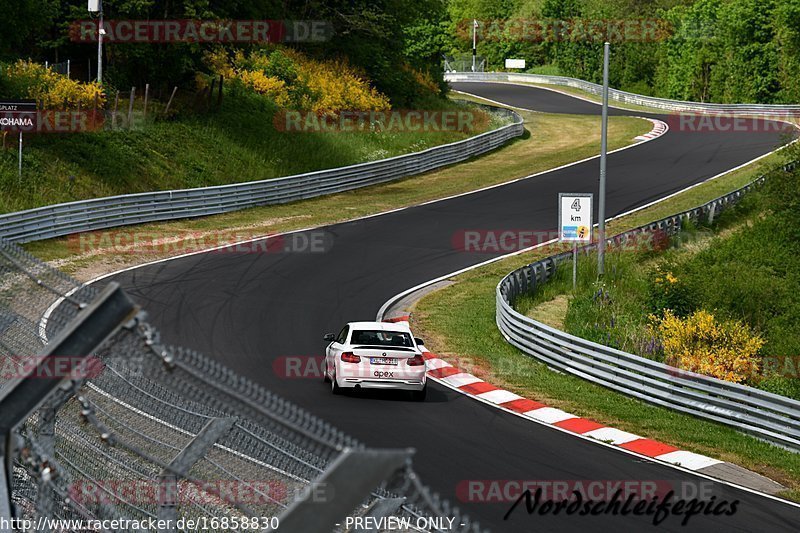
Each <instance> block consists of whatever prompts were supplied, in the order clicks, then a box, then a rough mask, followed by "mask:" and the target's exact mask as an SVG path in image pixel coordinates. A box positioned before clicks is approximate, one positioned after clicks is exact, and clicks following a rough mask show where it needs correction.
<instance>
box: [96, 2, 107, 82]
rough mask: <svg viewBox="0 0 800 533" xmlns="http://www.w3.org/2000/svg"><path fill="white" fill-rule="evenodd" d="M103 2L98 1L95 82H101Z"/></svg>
mask: <svg viewBox="0 0 800 533" xmlns="http://www.w3.org/2000/svg"><path fill="white" fill-rule="evenodd" d="M104 33H105V30H104V29H103V3H102V2H100V24H99V25H98V26H97V83H103V34H104Z"/></svg>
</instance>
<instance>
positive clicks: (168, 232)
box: [25, 113, 651, 280]
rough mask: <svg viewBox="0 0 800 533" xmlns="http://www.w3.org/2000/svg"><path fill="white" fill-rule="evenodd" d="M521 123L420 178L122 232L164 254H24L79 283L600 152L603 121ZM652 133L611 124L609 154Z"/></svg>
mask: <svg viewBox="0 0 800 533" xmlns="http://www.w3.org/2000/svg"><path fill="white" fill-rule="evenodd" d="M523 117H524V118H525V121H526V129H527V130H528V133H527V134H526V135H525V136H524V137H523V138H521V139H518V140H516V141H514V142H512V143H511V144H509V145H507V146H506V147H504V148H502V149H501V150H498V151H495V152H493V153H490V154H486V155H484V156H482V157H479V158H475V159H473V160H471V161H468V162H466V163H462V164H459V165H455V166H451V167H448V168H444V169H441V170H438V171H435V172H430V173H428V174H424V175H421V176H415V177H411V178H406V179H403V180H398V181H395V182H392V183H387V184H383V185H376V186H373V187H368V188H364V189H359V190H355V191H350V192H347V193H342V194H337V195H333V196H325V197H321V198H315V199H311V200H305V201H301V202H295V203H292V204H286V205H275V206H266V207H258V208H253V209H247V210H243V211H237V212H233V213H228V214H224V215H218V216H213V217H203V218H196V219H187V220H182V221H176V222H169V223H160V224H144V225H140V226H136V227H127V228H125V229H123V230H121V231H125V232H136V233H141V234H147V235H158V236H162V237H163V238H164V239H171V240H172V241H174V245H173V246H171V247H165V249H163V250H161V249H159V250H156V251H153V250H149V251H145V252H142V253H136V254H119V253H117V250H116V249H115V248H114V247H113V246H110V247H103V246H99V247H97V248H91V249H81V248H80V247H79V246H76V245H75V242H76V241H75V239H70V238H68V237H64V238H59V239H50V240H47V241H41V242H33V243H29V244H27V245H25V248H26V249H27V250H28V251H30V252H31V253H33V254H35V255H36V256H38V257H40V258H42V259H44V260H46V261H52V262H53V264H54V265H55V266H57V267H58V268H61V269H62V270H64V271H66V272H68V273H70V274H72V275H74V276H75V277H77V278H78V279H82V280H86V279H90V278H92V277H95V276H97V275H99V274H102V273H105V272H111V271H113V270H117V269H119V268H124V267H126V266H131V265H133V264H141V263H144V262H147V261H152V260H156V259H160V258H163V257H169V256H172V255H178V254H180V253H183V252H186V251H190V250H187V249H186V246H183V245H182V238H181V235H184V234H186V233H191V234H192V236H193V238H194V239H193V241H192V242H196V240H197V238H198V235H204V234H213V233H214V232H217V233H218V232H219V231H220V230H224V231H225V232H227V233H228V234H238V235H241V238H242V239H244V238H248V237H255V236H258V235H267V234H271V233H278V232H284V231H291V230H296V229H301V228H307V227H315V226H319V225H324V224H332V223H336V222H341V221H345V220H351V219H354V218H358V217H362V216H366V215H370V214H374V213H380V212H383V211H387V210H391V209H396V208H399V207H403V206H408V205H414V204H418V203H421V202H425V201H429V200H433V199H437V198H443V197H447V196H450V195H454V194H459V193H462V192H467V191H471V190H475V189H479V188H481V187H486V186H489V185H494V184H497V183H502V182H506V181H510V180H512V179H515V178H519V177H524V176H527V175H530V174H533V173H536V172H540V171H543V170H547V169H550V168H554V167H557V166H560V165H564V164H566V163H570V162H573V161H576V160H579V159H583V158H586V157H590V156H593V155H596V154H597V152H598V147H599V145H600V121H599V118H597V117H587V116H572V115H548V114H542V113H523ZM650 128H651V124H650V123H649V122H647V121H644V120H641V119H637V118H628V117H612V118H611V119H610V121H609V146H610V148H611V149H614V148H619V147H622V146H626V145H628V144H630V143H632V142H634V141H633V139H634V137H636V136H637V135H641V134H642V133H645V132H647V131H649V130H650ZM167 248H168V249H167Z"/></svg>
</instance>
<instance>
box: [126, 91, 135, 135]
mask: <svg viewBox="0 0 800 533" xmlns="http://www.w3.org/2000/svg"><path fill="white" fill-rule="evenodd" d="M134 98H136V87H131V99H130V100H129V101H128V129H132V127H133V99H134Z"/></svg>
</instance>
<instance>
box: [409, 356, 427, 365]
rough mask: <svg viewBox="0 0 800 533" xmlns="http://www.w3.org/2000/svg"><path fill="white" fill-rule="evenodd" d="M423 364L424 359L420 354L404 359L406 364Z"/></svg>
mask: <svg viewBox="0 0 800 533" xmlns="http://www.w3.org/2000/svg"><path fill="white" fill-rule="evenodd" d="M424 364H425V359H424V358H423V357H422V356H421V355H415V356H414V357H412V358H411V359H408V360H406V365H408V366H422V365H424Z"/></svg>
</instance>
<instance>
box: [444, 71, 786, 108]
mask: <svg viewBox="0 0 800 533" xmlns="http://www.w3.org/2000/svg"><path fill="white" fill-rule="evenodd" d="M444 79H445V80H446V81H452V82H459V81H476V82H487V81H488V82H491V81H504V82H512V83H513V82H518V83H537V84H543V85H561V86H564V87H572V88H575V89H580V90H582V91H585V92H587V93H590V94H593V95H596V96H601V95H602V94H603V86H602V85H598V84H596V83H591V82H588V81H584V80H579V79H577V78H568V77H566V76H546V75H542V74H523V73H520V74H517V73H513V72H448V73H446V74H445V75H444ZM608 99H609V102H611V103H613V102H614V101H616V102H622V103H625V104H631V105H639V106H645V107H652V108H654V109H661V110H664V111H688V112H700V113H736V114H762V113H765V114H795V113H798V112H800V105H777V104H710V103H701V102H684V101H681V100H668V99H666V98H657V97H655V96H644V95H641V94H633V93H629V92H625V91H620V90H617V89H612V88H609V91H608Z"/></svg>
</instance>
